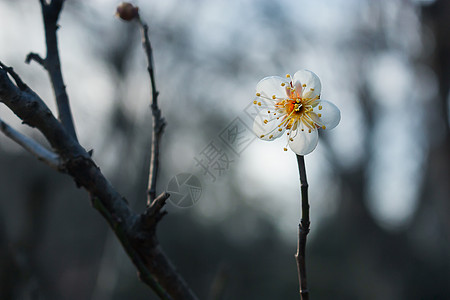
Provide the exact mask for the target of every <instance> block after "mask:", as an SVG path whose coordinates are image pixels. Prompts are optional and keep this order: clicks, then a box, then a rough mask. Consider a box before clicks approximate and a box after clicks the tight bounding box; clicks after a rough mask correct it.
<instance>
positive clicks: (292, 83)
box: [253, 70, 341, 155]
mask: <svg viewBox="0 0 450 300" xmlns="http://www.w3.org/2000/svg"><path fill="white" fill-rule="evenodd" d="M320 92H321V83H320V79H319V77H317V75H316V74H314V73H313V72H311V71H308V70H300V71H298V72H296V73H295V74H294V76H293V77H291V76H290V75H289V74H288V75H286V78H283V77H279V76H270V77H266V78H264V79H262V80H261V81H260V82H258V84H257V85H256V99H255V100H254V101H253V103H254V104H255V105H256V107H257V108H258V110H259V112H258V114H257V116H256V118H255V121H254V123H253V131H254V133H255V134H256V136H257V137H258V138H260V139H262V140H265V141H272V140H275V139H276V138H278V137H280V136H282V135H283V134H284V133H285V132H287V133H286V134H287V136H288V142H287V144H288V145H289V147H290V148H291V150H292V151H294V152H295V153H296V154H298V155H306V154H309V153H311V152H312V151H313V150H314V149H315V148H316V146H317V142H318V140H319V134H318V129H319V128H322V129H325V130H328V129H332V128H334V127H336V126H337V125H338V124H339V121H340V120H341V113H340V111H339V109H338V108H337V107H336V105H334V104H333V103H331V102H329V101H326V100H322V99H320ZM284 150H285V151H287V148H286V147H285V148H284Z"/></svg>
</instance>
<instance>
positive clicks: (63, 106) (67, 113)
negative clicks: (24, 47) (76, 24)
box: [25, 0, 77, 140]
mask: <svg viewBox="0 0 450 300" xmlns="http://www.w3.org/2000/svg"><path fill="white" fill-rule="evenodd" d="M39 2H40V4H41V9H42V16H43V20H44V29H45V42H46V46H47V56H46V57H45V59H43V58H42V57H40V56H39V55H38V54H36V53H29V54H28V55H27V58H26V59H25V62H27V63H29V62H30V61H31V60H34V61H36V62H37V63H39V64H40V65H41V66H43V67H44V68H45V69H46V70H47V71H48V74H49V76H50V81H51V82H52V86H53V91H54V93H55V98H56V104H57V107H58V114H59V119H60V120H61V123H62V124H63V126H64V128H65V129H66V130H67V132H68V133H69V134H70V135H71V136H72V137H73V138H74V139H75V140H77V135H76V132H75V126H74V123H73V118H72V112H71V109H70V104H69V97H68V95H67V93H66V85H65V84H64V80H63V77H62V72H61V62H60V59H59V52H58V39H57V36H56V31H57V30H58V28H59V25H58V24H57V22H58V19H59V15H60V13H61V10H62V7H63V4H64V0H52V1H51V2H50V3H47V2H46V1H44V0H39Z"/></svg>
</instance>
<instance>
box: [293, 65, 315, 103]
mask: <svg viewBox="0 0 450 300" xmlns="http://www.w3.org/2000/svg"><path fill="white" fill-rule="evenodd" d="M293 82H294V84H296V83H297V82H300V84H301V85H302V86H303V85H306V86H303V90H302V98H314V97H316V96H319V95H320V92H321V91H322V84H321V83H320V79H319V77H317V75H316V74H314V73H313V72H311V71H309V70H300V71H297V72H296V73H295V74H294V77H293Z"/></svg>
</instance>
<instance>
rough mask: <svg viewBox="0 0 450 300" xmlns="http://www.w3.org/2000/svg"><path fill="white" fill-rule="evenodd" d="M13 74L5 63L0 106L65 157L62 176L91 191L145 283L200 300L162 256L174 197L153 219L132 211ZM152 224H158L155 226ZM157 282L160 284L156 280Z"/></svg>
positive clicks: (152, 211) (156, 207)
mask: <svg viewBox="0 0 450 300" xmlns="http://www.w3.org/2000/svg"><path fill="white" fill-rule="evenodd" d="M8 72H12V71H11V68H6V67H5V66H4V65H2V64H1V63H0V102H3V103H4V104H5V105H6V106H8V107H9V108H10V109H11V110H12V111H13V112H14V113H15V114H16V115H17V116H18V117H19V118H20V119H22V120H23V122H24V123H25V124H28V125H29V126H31V127H36V128H37V129H38V130H39V131H41V132H42V134H43V135H44V136H45V137H46V139H47V140H48V142H49V143H50V145H51V146H52V148H53V149H54V151H55V152H56V153H57V154H58V155H59V157H60V168H59V171H61V172H65V173H67V174H69V175H70V176H72V177H73V178H74V180H75V182H76V183H77V185H78V186H80V187H83V188H85V189H86V190H87V191H88V192H89V194H90V196H91V199H92V202H93V205H94V207H95V208H96V209H97V210H99V211H100V213H101V214H102V215H103V216H104V217H105V219H106V220H107V221H108V223H109V224H110V226H111V227H112V229H113V230H114V232H115V233H116V236H117V237H118V239H119V240H120V242H121V243H122V245H123V247H124V249H125V250H126V252H127V253H128V255H129V256H130V258H131V260H132V261H133V263H134V264H135V266H136V268H137V269H138V271H139V275H140V278H141V280H142V281H143V282H144V283H146V284H147V285H149V286H150V287H151V288H152V289H153V290H154V291H155V292H156V293H157V294H158V295H159V297H160V298H161V299H187V300H194V299H197V298H196V297H195V295H194V294H193V293H192V291H191V290H190V289H189V287H188V286H187V284H186V283H185V281H184V280H183V279H182V278H181V277H180V275H179V274H178V273H177V272H176V270H175V268H174V267H173V265H172V264H171V263H170V261H169V259H168V258H167V257H166V255H165V254H164V253H163V252H162V250H161V247H160V246H159V242H158V240H157V239H156V226H157V223H158V222H157V221H156V220H159V219H161V217H162V216H163V215H164V212H161V209H162V207H163V204H164V203H165V201H166V199H167V197H168V195H167V194H163V195H162V196H161V197H159V199H158V201H154V204H153V206H150V208H149V210H148V212H147V213H144V214H136V213H134V212H132V211H131V209H130V207H129V206H128V203H127V201H126V199H125V198H123V197H122V196H121V195H120V194H119V193H118V192H117V191H116V190H115V189H114V188H113V187H112V186H111V184H110V183H109V181H108V180H107V179H106V178H105V177H104V176H103V174H102V173H101V171H100V169H99V168H98V167H97V165H96V164H95V163H94V161H93V160H92V159H91V157H90V155H89V153H87V152H86V150H85V149H84V148H83V147H81V146H80V144H79V143H78V142H77V141H76V140H75V139H74V137H73V136H71V135H70V134H69V133H68V132H67V131H66V129H65V128H64V127H63V126H62V124H61V123H60V122H59V121H58V120H57V119H56V118H55V117H54V116H53V114H52V112H51V111H50V109H49V108H48V107H47V106H46V105H45V103H44V101H42V99H41V98H40V97H39V96H38V95H37V94H36V93H35V92H34V91H33V90H31V89H30V88H29V87H28V86H27V85H25V84H23V82H22V81H21V80H20V78H19V77H18V76H17V74H15V73H14V74H15V77H14V76H13V75H12V74H11V76H12V77H13V78H14V79H15V81H16V83H21V84H20V88H19V84H17V85H16V84H14V83H13V82H12V81H11V79H10V78H9V77H8ZM149 218H156V220H154V221H152V222H150V221H149ZM153 278H155V279H156V281H155V279H153Z"/></svg>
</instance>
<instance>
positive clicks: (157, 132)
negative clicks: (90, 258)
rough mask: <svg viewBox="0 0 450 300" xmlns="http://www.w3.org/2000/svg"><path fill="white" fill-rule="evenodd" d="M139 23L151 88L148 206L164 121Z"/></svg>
mask: <svg viewBox="0 0 450 300" xmlns="http://www.w3.org/2000/svg"><path fill="white" fill-rule="evenodd" d="M138 22H139V25H140V26H141V32H142V47H143V48H144V51H145V54H146V56H147V62H148V66H147V70H148V73H149V76H150V84H151V89H152V104H151V106H150V107H151V109H152V115H153V124H152V149H151V157H150V172H149V178H148V202H147V206H150V204H151V203H152V201H153V200H154V199H155V197H156V179H157V176H158V169H159V142H160V139H161V135H162V133H163V130H164V127H165V126H166V122H165V121H164V118H162V117H161V110H160V109H159V107H158V94H159V93H158V91H157V89H156V83H155V75H154V63H153V50H152V46H151V44H150V39H149V37H148V26H147V24H145V23H143V22H142V20H141V18H140V17H139V18H138Z"/></svg>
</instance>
